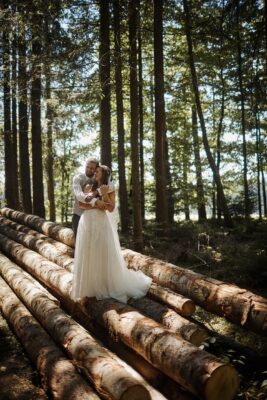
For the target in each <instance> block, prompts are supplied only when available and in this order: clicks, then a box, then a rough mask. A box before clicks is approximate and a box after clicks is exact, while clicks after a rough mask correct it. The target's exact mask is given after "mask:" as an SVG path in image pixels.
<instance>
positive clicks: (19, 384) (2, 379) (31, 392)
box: [0, 314, 48, 400]
mask: <svg viewBox="0 0 267 400" xmlns="http://www.w3.org/2000/svg"><path fill="white" fill-rule="evenodd" d="M0 400H48V397H47V396H46V394H45V392H44V391H43V389H42V388H41V387H40V383H39V380H38V374H37V372H36V371H35V370H34V369H33V368H32V366H31V364H30V361H29V359H28V358H27V356H26V355H25V353H24V352H23V348H22V347H21V344H20V343H19V342H18V340H17V339H16V337H15V335H14V334H13V332H12V331H11V330H10V328H9V326H8V325H7V323H6V320H5V319H4V318H3V316H2V315H1V314H0Z"/></svg>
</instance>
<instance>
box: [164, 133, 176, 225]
mask: <svg viewBox="0 0 267 400" xmlns="http://www.w3.org/2000/svg"><path fill="white" fill-rule="evenodd" d="M164 142H165V160H166V177H167V207H168V222H169V224H173V221H174V200H173V190H172V175H171V171H170V160H169V145H168V138H167V135H166V130H165V133H164Z"/></svg>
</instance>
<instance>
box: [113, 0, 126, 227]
mask: <svg viewBox="0 0 267 400" xmlns="http://www.w3.org/2000/svg"><path fill="white" fill-rule="evenodd" d="M120 6H121V4H120V0H113V12H114V44H115V55H116V61H115V81H116V106H117V131H118V164H119V198H120V216H121V232H122V233H126V232H128V230H129V209H128V196H127V187H126V177H125V149H124V145H125V140H124V138H125V130H124V106H123V90H122V61H121V51H122V48H121V28H120V20H121V15H120Z"/></svg>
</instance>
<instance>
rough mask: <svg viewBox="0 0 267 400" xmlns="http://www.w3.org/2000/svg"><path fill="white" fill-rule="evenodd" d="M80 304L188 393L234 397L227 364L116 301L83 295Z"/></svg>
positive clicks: (235, 378) (232, 374)
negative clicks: (97, 299) (98, 299)
mask: <svg viewBox="0 0 267 400" xmlns="http://www.w3.org/2000/svg"><path fill="white" fill-rule="evenodd" d="M82 305H83V307H84V309H85V310H86V312H87V313H88V314H89V315H91V316H92V317H93V318H94V319H97V321H98V322H99V323H101V324H102V325H103V326H104V327H106V328H108V329H109V331H110V332H112V334H113V335H114V336H116V337H117V338H118V339H120V340H121V341H122V342H123V343H125V344H126V345H128V346H129V347H131V348H133V349H134V350H135V351H136V352H137V353H139V354H140V355H142V356H143V357H144V358H145V359H146V360H147V361H149V362H150V363H151V364H152V365H154V366H155V367H156V368H159V369H160V370H161V371H163V372H164V373H165V374H166V375H167V376H169V377H170V378H172V379H173V380H175V381H176V382H178V383H179V384H181V385H182V386H183V387H184V388H186V389H187V390H189V391H190V392H192V393H194V394H197V395H198V396H200V397H202V398H204V399H216V400H224V399H232V398H233V397H234V395H235V393H236V391H237V389H238V385H239V378H238V375H237V373H236V371H235V369H234V368H233V367H232V366H231V365H228V364H224V363H223V362H222V361H221V360H219V359H218V358H216V357H214V356H213V355H211V354H209V353H207V352H205V351H203V350H201V349H199V348H197V347H195V346H194V345H192V344H191V343H189V342H187V341H185V340H183V339H182V338H181V337H180V336H178V335H176V334H174V333H172V332H170V331H167V330H166V328H163V326H162V325H159V324H158V323H157V322H155V321H153V320H151V319H148V318H146V317H144V316H142V314H140V313H138V312H137V311H136V310H134V309H133V308H131V307H129V306H128V305H125V304H122V303H119V302H117V301H116V300H113V299H107V300H101V301H96V300H94V299H92V298H90V299H88V298H85V299H83V300H82Z"/></svg>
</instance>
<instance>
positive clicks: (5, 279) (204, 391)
mask: <svg viewBox="0 0 267 400" xmlns="http://www.w3.org/2000/svg"><path fill="white" fill-rule="evenodd" d="M73 248H74V239H73V233H72V230H71V229H68V228H63V227H62V226H60V225H58V224H55V223H52V222H49V221H45V220H43V219H41V218H38V217H37V216H33V215H27V214H24V213H21V212H18V211H14V210H11V209H8V208H3V209H1V217H0V251H1V253H0V274H1V279H0V310H1V312H2V313H3V315H4V316H5V317H6V319H7V320H8V321H9V323H10V324H11V326H12V327H13V329H14V331H15V333H16V334H17V335H18V337H19V338H20V340H21V341H22V343H23V345H24V347H25V349H26V351H27V352H28V354H29V356H30V357H31V359H32V360H33V362H34V363H35V365H36V367H37V369H38V371H39V373H40V376H41V379H42V382H43V385H44V387H45V388H46V389H47V390H48V391H49V392H50V393H52V394H53V397H54V398H55V399H62V400H63V399H64V400H65V399H68V398H72V399H76V398H77V399H78V398H80V399H87V398H88V399H89V398H90V399H97V398H104V399H125V400H126V399H127V400H131V399H136V400H137V399H138V400H142V399H144V400H146V399H158V400H160V399H170V400H178V399H180V400H193V399H196V398H201V399H207V400H228V399H229V400H231V399H233V398H234V396H235V394H236V393H237V390H238V386H239V377H238V374H237V372H236V370H235V369H234V367H233V366H232V365H230V364H227V363H225V362H224V361H222V360H221V359H219V358H216V357H215V356H214V355H212V354H210V353H208V352H207V351H204V350H203V349H202V348H201V347H199V346H200V344H201V343H202V342H203V341H204V340H206V339H207V336H208V333H207V331H206V330H205V329H203V327H200V326H199V325H197V324H196V323H193V322H192V321H191V320H190V318H189V319H187V318H188V317H190V315H192V314H193V312H194V310H195V303H197V304H199V305H201V306H202V307H204V308H206V309H208V310H211V311H213V312H216V313H218V314H219V315H223V316H225V317H227V318H228V319H231V320H233V321H235V322H236V323H240V324H241V325H242V324H243V325H244V326H246V327H248V328H249V329H251V330H256V331H258V332H261V333H266V323H267V319H266V315H267V301H266V300H265V299H263V298H261V297H259V296H255V295H253V294H252V293H250V292H247V291H245V290H242V289H240V288H237V287H236V286H233V285H226V284H224V283H223V282H219V281H215V280H212V279H209V278H206V277H204V276H202V275H199V274H195V273H193V272H192V271H188V270H185V269H182V268H179V267H175V266H172V265H170V264H167V263H164V262H161V261H160V260H155V259H152V258H150V257H146V256H143V255H141V254H140V253H135V252H133V251H131V250H128V249H124V250H123V254H124V257H125V260H126V261H127V263H128V267H130V268H134V269H141V270H142V271H144V272H145V273H147V274H148V275H150V276H152V278H153V284H152V286H151V289H150V291H149V293H148V295H147V296H146V297H145V298H143V299H139V300H133V299H132V300H130V301H129V302H128V304H127V305H126V304H122V303H120V302H118V301H116V300H114V299H104V300H101V301H96V300H95V299H93V298H90V299H89V298H85V299H83V300H82V301H81V302H78V303H74V302H73V301H72V300H71V299H70V291H71V285H72V269H73V255H74V250H73ZM227 287H229V288H227ZM184 296H185V297H184ZM234 298H235V303H234V302H233V299H234ZM74 367H75V368H74ZM65 371H66V372H65ZM63 375H64V379H63V378H62V376H63ZM68 396H69V397H68Z"/></svg>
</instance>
